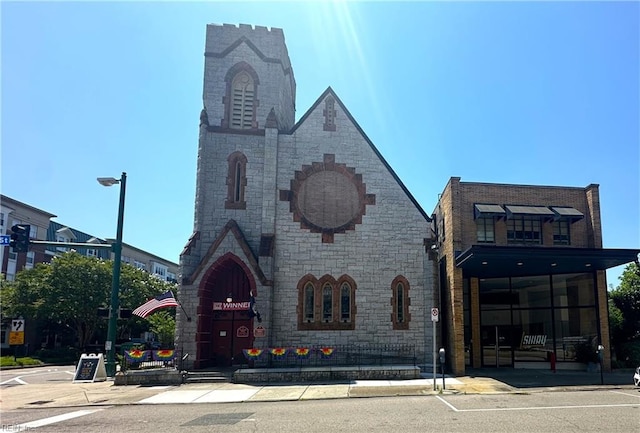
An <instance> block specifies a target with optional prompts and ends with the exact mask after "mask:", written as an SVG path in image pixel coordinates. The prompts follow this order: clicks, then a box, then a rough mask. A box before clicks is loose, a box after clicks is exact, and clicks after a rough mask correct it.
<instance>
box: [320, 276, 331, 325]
mask: <svg viewBox="0 0 640 433" xmlns="http://www.w3.org/2000/svg"><path fill="white" fill-rule="evenodd" d="M332 319H333V287H331V284H325V285H324V287H323V288H322V320H323V321H325V322H330V321H331V320H332Z"/></svg>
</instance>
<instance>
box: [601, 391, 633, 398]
mask: <svg viewBox="0 0 640 433" xmlns="http://www.w3.org/2000/svg"><path fill="white" fill-rule="evenodd" d="M609 392H612V393H614V394H622V395H630V396H631V397H638V398H640V394H627V393H626V392H620V391H609Z"/></svg>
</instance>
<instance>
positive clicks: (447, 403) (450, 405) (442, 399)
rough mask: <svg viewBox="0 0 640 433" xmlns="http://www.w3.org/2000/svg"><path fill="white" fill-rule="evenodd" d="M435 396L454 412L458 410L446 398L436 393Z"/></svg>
mask: <svg viewBox="0 0 640 433" xmlns="http://www.w3.org/2000/svg"><path fill="white" fill-rule="evenodd" d="M436 398H437V399H438V400H440V401H441V402H443V403H444V404H446V405H447V406H449V407H450V408H451V409H452V410H453V411H454V412H460V410H458V409H456V408H455V406H454V405H452V404H451V403H449V402H448V401H447V400H445V399H444V398H442V397H440V396H439V395H436Z"/></svg>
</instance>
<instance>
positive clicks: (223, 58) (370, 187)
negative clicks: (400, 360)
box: [176, 24, 640, 374]
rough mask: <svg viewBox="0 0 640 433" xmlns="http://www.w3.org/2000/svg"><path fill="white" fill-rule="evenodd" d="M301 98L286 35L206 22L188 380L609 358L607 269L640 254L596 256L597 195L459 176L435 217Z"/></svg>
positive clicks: (351, 129) (188, 263)
mask: <svg viewBox="0 0 640 433" xmlns="http://www.w3.org/2000/svg"><path fill="white" fill-rule="evenodd" d="M295 97H296V82H295V78H294V74H293V69H292V66H291V63H290V60H289V56H288V53H287V47H286V45H285V41H284V35H283V32H282V30H280V29H277V28H272V29H270V30H269V29H267V28H265V27H259V26H256V27H252V26H248V25H240V26H233V25H227V24H225V25H209V26H207V35H206V48H205V70H204V91H203V100H204V108H203V110H202V113H201V117H200V136H199V143H198V164H197V183H196V197H195V219H194V229H193V234H192V235H191V237H190V239H189V240H188V242H187V244H186V246H185V248H184V250H183V251H182V253H181V255H180V266H181V281H180V289H179V293H178V295H179V300H180V302H181V304H182V307H183V309H177V311H176V315H177V316H176V320H177V330H176V348H177V349H179V350H180V351H182V353H184V354H187V353H188V354H189V358H188V360H187V363H186V367H187V368H196V369H198V368H206V367H210V366H224V365H233V364H244V363H246V362H247V360H246V359H245V355H246V352H244V351H246V350H248V349H254V348H255V349H260V348H262V349H267V348H287V347H288V348H296V347H335V346H341V347H345V346H351V347H363V346H380V345H390V344H396V345H407V346H408V345H411V346H413V347H414V348H415V358H416V363H417V364H419V365H428V364H431V363H432V359H433V358H432V355H433V353H432V352H433V350H432V348H433V347H440V346H442V347H445V348H446V350H447V364H448V366H449V368H450V370H451V371H452V372H453V373H454V374H464V372H465V369H466V368H467V367H475V368H477V367H513V368H519V367H521V368H549V366H552V367H554V366H555V365H556V361H557V363H558V365H561V366H562V367H559V368H580V366H581V365H583V364H582V363H583V362H586V360H587V358H589V357H591V355H593V351H594V350H595V348H597V347H598V346H600V345H604V346H605V347H607V348H609V347H610V345H609V319H608V313H607V282H606V275H605V270H606V269H608V268H611V267H614V266H619V265H622V264H625V263H628V262H631V261H637V260H638V253H639V252H640V250H637V249H634V250H618V249H603V247H602V227H601V220H600V199H599V189H598V185H596V184H591V185H588V186H587V187H585V188H581V187H578V188H577V187H555V186H551V187H550V186H530V185H505V184H485V183H468V182H460V178H456V177H452V178H451V179H450V180H449V182H448V183H447V184H446V186H445V189H444V191H443V193H442V194H441V197H440V200H439V202H438V203H437V204H436V205H435V210H434V211H433V213H431V214H428V213H427V212H425V210H424V209H423V208H422V207H421V206H420V204H419V203H418V202H417V201H416V200H415V198H414V197H413V196H412V195H411V192H410V191H408V190H407V188H406V187H405V185H403V183H402V181H401V180H400V178H399V177H398V176H397V175H396V173H395V172H394V170H393V169H392V167H390V166H389V164H388V163H387V161H385V159H384V158H383V157H382V155H381V154H380V152H379V151H378V150H377V149H376V147H375V145H374V143H372V142H371V140H369V138H368V137H367V135H366V134H365V132H364V131H363V130H362V129H361V128H360V126H359V125H358V123H357V121H356V119H354V118H353V116H351V114H350V113H349V110H348V109H347V107H345V105H344V104H343V103H342V101H341V100H340V98H339V97H338V95H337V94H336V93H335V92H334V91H333V90H332V89H331V88H328V89H327V90H325V91H324V93H322V94H321V95H320V96H319V97H318V99H317V100H316V101H315V103H314V104H313V105H312V106H311V107H309V108H308V109H307V110H306V111H305V112H304V114H303V115H302V116H301V117H300V120H298V122H296V121H295ZM444 183H445V182H444V181H443V184H444ZM434 307H438V308H439V320H440V323H439V324H438V331H437V333H438V335H437V336H436V337H437V342H435V343H437V346H436V345H434V335H433V331H432V329H433V328H434V327H435V326H433V322H432V308H434ZM603 365H604V366H605V369H608V368H609V366H610V356H609V352H608V350H607V351H606V352H605V354H604V364H603Z"/></svg>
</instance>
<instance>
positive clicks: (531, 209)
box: [505, 205, 556, 219]
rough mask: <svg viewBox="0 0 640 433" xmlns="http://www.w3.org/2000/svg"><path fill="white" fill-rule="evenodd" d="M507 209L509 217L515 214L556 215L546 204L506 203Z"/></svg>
mask: <svg viewBox="0 0 640 433" xmlns="http://www.w3.org/2000/svg"><path fill="white" fill-rule="evenodd" d="M505 209H506V210H507V219H509V218H511V217H512V216H513V215H522V216H524V215H528V216H539V217H545V218H553V217H555V215H556V213H555V212H554V211H552V210H551V209H549V208H548V207H546V206H514V205H506V206H505Z"/></svg>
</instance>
